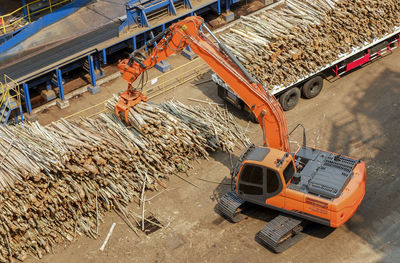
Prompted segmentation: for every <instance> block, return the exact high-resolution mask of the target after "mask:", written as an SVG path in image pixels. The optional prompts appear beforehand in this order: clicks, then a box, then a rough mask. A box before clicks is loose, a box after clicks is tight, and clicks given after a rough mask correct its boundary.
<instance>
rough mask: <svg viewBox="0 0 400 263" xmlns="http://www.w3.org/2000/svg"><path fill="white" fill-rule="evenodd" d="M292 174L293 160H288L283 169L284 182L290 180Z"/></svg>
mask: <svg viewBox="0 0 400 263" xmlns="http://www.w3.org/2000/svg"><path fill="white" fill-rule="evenodd" d="M293 175H294V166H293V162H290V163H289V164H288V166H287V167H286V168H285V170H284V171H283V176H284V177H285V182H286V183H288V182H289V181H290V179H292V177H293Z"/></svg>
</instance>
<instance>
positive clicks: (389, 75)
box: [27, 52, 400, 263]
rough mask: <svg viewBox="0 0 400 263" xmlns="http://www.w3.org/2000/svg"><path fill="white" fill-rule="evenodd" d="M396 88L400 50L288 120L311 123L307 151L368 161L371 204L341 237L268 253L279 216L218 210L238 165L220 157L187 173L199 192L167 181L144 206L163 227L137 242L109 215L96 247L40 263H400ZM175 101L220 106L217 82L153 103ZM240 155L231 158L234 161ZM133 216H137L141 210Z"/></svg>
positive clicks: (254, 132)
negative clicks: (238, 218) (259, 237)
mask: <svg viewBox="0 0 400 263" xmlns="http://www.w3.org/2000/svg"><path fill="white" fill-rule="evenodd" d="M173 59H176V60H179V59H181V58H177V57H175V58H173ZM154 74H156V73H154ZM208 77H209V76H207V75H206V76H205V78H208ZM194 82H196V81H194ZM399 85H400V52H395V53H394V54H392V55H390V56H388V57H385V58H383V59H380V60H379V61H377V62H375V63H372V64H370V65H367V66H365V67H363V68H362V69H359V70H357V71H355V72H353V73H352V74H349V75H347V76H345V77H343V78H341V79H339V80H337V81H335V82H332V83H328V82H326V83H325V87H324V89H323V91H322V92H321V94H320V95H319V96H318V97H317V98H314V99H312V100H301V101H300V102H299V105H298V106H297V107H296V108H295V109H294V110H292V111H289V112H286V117H287V120H288V126H289V130H290V129H291V128H293V127H294V126H295V125H296V124H297V123H299V122H300V123H302V124H303V125H305V127H306V129H307V140H308V145H311V146H317V147H319V148H322V149H326V150H329V151H333V152H338V153H342V154H347V155H350V156H354V157H357V158H361V159H363V160H365V161H366V163H367V165H368V175H367V194H366V197H365V199H364V201H363V203H362V205H361V207H360V208H359V210H358V211H357V213H356V214H355V215H354V216H353V218H352V219H351V220H349V221H348V222H347V223H346V224H345V225H344V226H342V227H340V228H338V229H335V230H332V229H329V228H326V227H320V228H319V229H318V230H317V231H316V232H315V233H314V234H313V235H311V236H308V237H306V238H305V239H304V240H302V241H301V242H299V243H298V244H296V246H294V247H292V248H290V249H289V250H287V251H285V252H284V253H282V254H274V253H272V252H270V251H269V250H267V249H265V248H264V247H262V246H261V245H259V244H258V243H257V242H256V241H255V240H254V237H255V234H256V233H257V232H258V231H259V230H260V229H261V228H262V227H263V226H264V224H265V223H266V222H267V221H268V220H270V219H272V218H273V216H275V215H276V213H275V212H274V211H271V210H268V209H260V210H258V211H255V212H254V215H253V216H251V217H250V218H249V219H247V220H245V221H243V222H240V223H238V224H231V223H229V222H228V221H226V220H224V219H223V218H221V217H220V216H219V215H217V214H216V213H215V212H214V206H215V205H216V199H218V197H219V196H220V195H221V194H223V193H225V192H227V191H229V190H230V186H229V183H230V179H229V169H230V166H231V164H230V158H229V155H228V154H225V153H214V154H212V155H211V158H210V160H209V161H206V160H203V161H201V162H200V163H199V164H197V163H196V164H195V165H194V166H195V168H194V169H193V170H192V171H191V172H190V175H189V177H188V180H190V181H191V182H193V183H194V184H196V185H197V186H198V188H196V187H194V186H192V185H190V184H188V183H186V182H184V181H182V180H181V179H179V178H177V177H174V178H171V180H170V181H169V182H167V184H168V190H167V191H164V192H163V193H162V194H160V195H158V196H157V197H155V198H154V199H153V200H152V201H151V202H150V203H148V204H147V211H148V212H151V213H153V214H154V215H155V217H156V218H157V219H158V220H159V221H160V222H162V223H163V224H164V225H165V226H167V227H166V228H164V229H161V230H158V231H156V232H154V233H152V234H150V235H148V236H146V235H144V234H141V235H140V237H137V236H136V235H135V234H134V233H133V231H132V230H130V229H129V228H128V227H127V225H126V224H125V223H124V222H123V221H122V220H121V219H120V218H119V217H118V216H117V215H115V214H113V213H110V214H109V215H108V216H107V217H106V220H105V222H104V223H103V224H101V227H100V237H99V238H98V239H97V240H92V239H89V238H86V237H80V238H78V239H77V241H74V242H71V243H65V244H64V245H60V246H58V247H57V248H56V249H55V251H54V254H52V255H47V256H45V257H44V258H43V259H42V260H41V262H54V263H62V262H96V263H100V262H265V261H267V260H268V261H269V262H321V261H322V262H396V261H398V258H399V257H400V195H399V194H398V189H400V177H399V176H400V174H399V172H398V171H399V169H400V162H399V161H398V154H399V153H400V150H399V148H400V140H399V138H400V117H399V116H400V87H399ZM124 87H125V83H124V82H123V81H122V80H121V79H117V80H115V81H113V82H110V83H109V84H107V85H104V86H103V91H102V93H100V94H98V95H90V94H85V95H83V96H82V97H80V98H77V99H73V100H71V101H70V103H71V107H70V108H69V109H67V113H68V114H71V112H73V111H77V110H78V109H81V108H84V106H85V105H86V106H89V105H94V104H96V103H98V102H100V101H101V100H104V99H105V98H107V97H109V95H110V94H112V93H115V92H117V91H120V90H122V89H124ZM171 97H175V98H178V99H180V100H182V101H183V102H185V103H192V102H191V101H189V100H186V98H197V99H203V100H205V99H210V100H213V101H217V102H222V101H221V100H220V99H219V98H217V91H216V87H215V85H214V84H213V83H212V82H207V83H204V84H201V85H197V86H196V85H195V84H193V83H188V84H185V85H182V86H181V87H179V88H177V89H175V90H173V91H171V92H169V93H167V94H164V95H163V96H160V97H158V98H156V99H154V101H156V102H159V101H163V100H165V99H167V98H171ZM232 112H233V113H234V115H235V116H236V117H237V118H238V120H239V122H240V124H241V125H247V119H246V116H245V114H243V113H240V112H238V111H237V110H235V109H232ZM67 113H61V114H67ZM59 114H60V112H59V110H58V109H55V108H52V109H50V110H49V111H48V112H47V113H45V114H42V115H41V116H39V119H40V120H41V122H48V121H50V120H51V119H53V118H55V117H56V116H59ZM64 116H65V115H64ZM248 131H249V136H250V137H251V139H252V141H253V142H254V143H255V144H261V143H262V138H261V131H260V128H259V127H258V125H256V124H250V125H249V130H248ZM291 142H292V146H293V150H295V149H296V147H297V146H296V144H297V142H299V143H301V134H300V132H298V134H297V133H296V134H294V135H293V137H291ZM241 151H242V149H237V150H236V151H235V152H234V154H233V155H232V158H233V161H235V159H236V158H237V156H238V155H240V153H241ZM201 179H202V180H201ZM204 180H208V181H204ZM155 194H156V193H150V192H149V193H147V194H146V195H147V196H148V198H150V197H151V196H154V195H155ZM131 209H132V210H133V211H137V212H138V213H139V211H140V209H139V208H138V205H137V204H132V205H131ZM113 222H116V224H117V225H116V227H115V230H114V233H113V235H112V236H111V238H110V241H109V243H108V244H107V247H106V249H105V251H103V252H101V251H99V248H100V246H101V244H102V242H103V240H104V238H105V236H106V235H107V232H108V230H109V228H110V226H111V224H112V223H113ZM27 262H37V260H35V259H33V258H30V259H29V260H27Z"/></svg>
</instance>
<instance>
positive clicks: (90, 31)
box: [0, 0, 238, 114]
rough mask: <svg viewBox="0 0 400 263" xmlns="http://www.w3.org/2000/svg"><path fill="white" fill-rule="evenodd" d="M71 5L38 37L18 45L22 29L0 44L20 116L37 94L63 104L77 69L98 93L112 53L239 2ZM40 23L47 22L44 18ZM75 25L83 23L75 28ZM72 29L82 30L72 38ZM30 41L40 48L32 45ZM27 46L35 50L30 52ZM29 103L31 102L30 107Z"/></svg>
mask: <svg viewBox="0 0 400 263" xmlns="http://www.w3.org/2000/svg"><path fill="white" fill-rule="evenodd" d="M75 1H76V2H75ZM75 1H72V3H71V8H75V9H74V12H73V13H72V14H69V15H68V16H66V17H63V18H62V19H58V20H57V19H55V18H54V17H59V16H60V14H57V11H56V12H53V13H51V14H49V15H48V16H53V18H52V19H53V20H54V21H53V24H49V25H47V26H46V27H45V28H43V29H41V30H42V31H44V32H43V33H42V31H40V30H39V31H35V32H36V33H35V34H31V35H27V36H25V39H23V41H21V39H22V38H23V36H24V35H23V34H22V33H24V31H25V30H26V29H24V30H21V32H19V33H18V34H16V36H15V37H14V38H11V39H9V40H8V41H6V42H5V43H3V44H0V51H1V52H0V74H1V75H3V74H7V75H8V76H9V77H11V78H12V79H14V80H15V81H17V82H18V83H19V86H20V88H21V90H22V91H23V92H21V99H22V102H23V103H22V109H23V111H24V112H28V113H29V114H32V108H33V107H35V106H36V105H35V104H38V103H37V101H38V100H37V99H38V96H40V95H41V98H43V99H45V101H44V102H46V101H50V100H54V99H58V101H61V102H63V101H65V100H66V99H65V93H68V92H69V91H70V90H67V91H66V90H64V84H65V83H66V81H65V76H66V74H68V73H69V72H70V71H72V70H76V69H79V68H81V69H82V70H83V71H84V72H85V71H86V72H88V73H89V76H90V82H91V83H90V88H88V90H89V91H90V92H92V93H97V92H99V91H100V87H99V85H98V84H97V81H98V80H99V79H100V78H102V77H104V76H105V74H104V71H103V69H102V66H104V65H106V64H107V62H108V61H107V60H108V59H109V58H110V56H111V55H113V54H114V53H116V52H117V51H119V50H122V49H125V48H128V49H130V50H136V49H137V48H139V47H141V46H143V45H144V44H145V43H146V42H147V40H149V39H151V38H152V37H153V36H154V35H157V34H158V33H160V32H161V31H163V30H164V29H165V28H167V27H168V26H169V25H171V24H172V23H174V22H176V21H177V20H179V19H183V18H185V17H187V16H191V15H193V14H195V13H196V14H204V13H206V12H211V11H212V12H214V13H217V14H220V13H221V12H222V8H224V11H228V9H229V8H230V6H231V5H232V4H233V3H235V2H237V1H238V0H132V1H126V0H116V1H113V2H112V3H111V2H109V1H95V2H89V3H88V4H86V5H85V6H83V7H81V8H80V9H76V6H77V2H79V3H83V0H75ZM66 9H68V5H67V6H65V7H63V8H61V9H60V10H61V11H60V12H64V13H66V12H67V11H66ZM101 11H102V12H104V13H101ZM105 13H107V14H105ZM105 18H107V20H106V21H105ZM43 20H46V19H45V17H43ZM50 20H51V19H50ZM79 21H83V23H82V24H77V23H78V22H79ZM91 21H96V22H97V21H99V22H98V23H96V24H95V26H93V23H95V22H92V25H91V26H90V27H89V24H90V23H91ZM38 22H40V21H35V22H32V23H31V24H30V25H29V26H30V27H34V26H35V23H38ZM41 23H42V22H41ZM86 24H87V25H86ZM71 25H72V26H71ZM85 26H86V27H85ZM72 27H73V28H77V30H81V31H76V32H74V33H71V32H70V30H71V29H70V28H72ZM51 30H53V31H51ZM62 30H64V31H65V32H67V33H68V34H70V36H68V37H66V36H65V35H62V37H63V38H61V37H60V38H59V40H58V39H57V38H56V37H57V35H56V34H57V33H55V32H58V34H59V35H60V33H59V32H64V31H62ZM68 30H69V31H68ZM27 32H28V31H26V32H25V34H27ZM53 33H54V34H55V35H56V37H55V38H54V39H51V38H49V41H47V40H43V35H46V34H49V35H50V36H51V34H53ZM67 33H66V34H67ZM17 37H19V42H18V43H17V44H16V45H14V46H13V45H11V44H10V43H12V42H9V41H13V40H15V38H17ZM35 37H36V38H37V39H38V41H41V42H44V44H43V45H42V46H39V47H38V46H37V45H36V46H35V44H36V43H34V41H35ZM51 41H53V42H51ZM47 42H48V43H47ZM28 44H29V45H30V46H29V45H28ZM27 46H28V48H25V47H27ZM31 46H33V47H34V48H32V49H29V48H30V47H31ZM5 47H7V48H8V49H6V48H5ZM163 67H164V68H165V67H167V66H166V65H163V64H162V63H161V65H160V68H159V69H160V70H164V69H163ZM34 97H35V98H36V100H35V99H34ZM43 99H41V100H43ZM34 101H35V102H36V103H32V102H34Z"/></svg>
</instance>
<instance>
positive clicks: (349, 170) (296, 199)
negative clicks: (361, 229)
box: [115, 16, 366, 252]
mask: <svg viewBox="0 0 400 263" xmlns="http://www.w3.org/2000/svg"><path fill="white" fill-rule="evenodd" d="M209 36H211V38H209ZM157 42H158V43H157ZM146 45H147V48H148V49H151V51H150V53H149V55H148V56H146V55H144V54H143V53H142V51H143V48H142V49H140V50H137V51H134V52H133V53H132V54H131V55H130V56H129V59H125V60H122V61H120V63H119V65H118V67H119V69H120V71H121V74H122V77H123V78H124V79H125V80H126V81H127V82H128V83H129V85H128V89H127V90H126V91H125V92H123V93H122V94H121V97H120V100H119V101H118V103H117V105H116V108H115V112H116V114H117V116H120V117H121V118H124V119H125V121H126V122H129V120H128V112H129V109H130V108H131V107H133V106H134V105H135V104H137V103H138V102H140V101H147V99H146V97H145V96H144V95H143V94H142V93H141V91H140V87H138V88H134V87H133V85H132V83H133V82H134V81H135V80H136V79H137V78H138V77H139V76H140V75H141V74H142V73H143V72H144V71H146V70H148V69H149V68H151V67H153V66H154V65H155V64H157V63H159V62H160V61H162V60H164V59H165V58H167V57H168V56H170V55H171V54H174V53H177V52H179V51H181V50H182V49H183V48H185V47H187V46H189V47H190V48H191V50H192V51H193V52H194V53H196V54H197V55H198V56H199V57H200V58H202V59H203V60H204V61H205V62H206V63H207V64H208V65H209V66H210V67H211V69H212V70H213V71H214V72H215V73H216V74H217V75H218V76H219V77H220V78H221V79H222V80H223V81H224V82H225V83H227V84H228V85H229V87H231V88H232V89H233V90H234V91H235V92H236V94H238V95H239V97H240V98H241V99H242V100H243V101H244V102H245V103H246V104H247V106H248V107H249V108H250V109H251V110H252V112H253V113H254V115H255V116H256V117H257V119H258V122H259V124H260V125H261V129H262V131H263V139H264V145H263V146H257V147H256V146H254V145H250V146H249V147H248V148H247V149H246V151H245V152H244V153H243V154H242V155H241V156H240V158H239V160H238V161H237V163H236V165H235V166H234V168H233V169H232V171H231V176H232V182H233V183H232V185H233V186H232V191H231V192H228V193H227V194H225V195H224V196H222V197H221V199H220V201H219V203H218V204H217V206H216V210H217V211H218V212H219V213H220V214H221V215H223V216H224V217H226V218H228V219H229V220H231V221H232V222H238V221H240V220H242V219H243V218H245V217H246V216H245V214H246V213H245V210H246V205H247V204H249V203H252V204H257V205H259V206H264V207H267V208H271V209H274V210H277V211H279V212H280V213H279V215H278V216H277V217H275V218H274V219H273V220H271V221H269V222H268V223H267V224H266V225H265V227H264V228H263V229H262V230H261V231H260V232H258V233H257V235H256V240H258V241H259V242H260V243H261V244H263V245H265V246H266V247H268V248H270V249H272V250H273V251H275V252H282V251H284V250H285V249H287V248H288V247H290V246H291V245H293V244H294V243H296V242H298V241H299V240H300V239H301V238H302V237H304V228H305V226H306V225H307V224H306V223H307V222H309V221H312V222H317V223H319V224H322V225H326V226H329V227H332V228H336V227H339V226H341V225H343V224H344V223H345V222H346V221H347V220H349V219H350V218H351V217H352V215H353V214H354V213H355V212H356V210H357V208H358V207H359V205H360V204H361V201H362V199H363V197H364V195H365V178H366V168H365V163H364V162H363V161H360V160H357V159H353V158H350V157H347V156H343V155H341V154H336V153H331V152H328V151H323V150H320V149H316V148H314V147H309V146H306V145H305V144H306V142H305V140H306V139H305V132H304V127H303V136H304V137H303V140H304V144H303V146H301V147H300V148H299V149H298V150H297V151H296V152H295V153H290V150H289V139H288V137H289V134H288V129H287V124H286V119H285V116H284V113H283V110H282V108H281V106H280V104H279V103H278V102H277V100H276V99H275V97H274V96H272V95H270V94H269V93H268V91H266V90H264V88H263V87H262V86H261V85H260V84H259V82H258V81H257V80H255V79H254V78H253V77H252V76H251V75H250V74H249V73H248V72H247V71H246V69H245V68H244V67H243V66H242V65H241V64H240V62H239V61H238V60H237V59H236V57H234V56H233V55H232V53H231V52H230V51H229V50H228V48H227V47H226V46H225V45H224V44H223V43H221V42H220V41H219V40H218V39H217V38H216V37H215V36H214V35H213V33H212V32H211V31H210V30H209V29H208V28H207V26H206V24H205V23H204V20H203V19H202V18H201V17H197V16H192V17H188V18H186V19H184V20H182V21H180V22H177V23H175V24H173V25H171V26H170V27H169V28H167V29H166V30H165V31H163V32H161V33H160V34H158V35H157V36H156V37H155V38H154V39H152V40H151V41H149V42H147V44H146ZM142 76H143V75H142Z"/></svg>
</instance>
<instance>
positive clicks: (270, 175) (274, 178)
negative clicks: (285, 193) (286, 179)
mask: <svg viewBox="0 0 400 263" xmlns="http://www.w3.org/2000/svg"><path fill="white" fill-rule="evenodd" d="M278 176H279V175H278V173H277V172H275V171H274V170H272V169H267V193H268V194H271V193H273V192H275V191H276V190H278V188H279V178H278Z"/></svg>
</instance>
